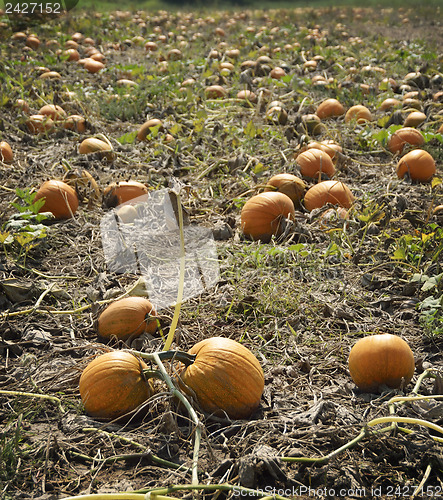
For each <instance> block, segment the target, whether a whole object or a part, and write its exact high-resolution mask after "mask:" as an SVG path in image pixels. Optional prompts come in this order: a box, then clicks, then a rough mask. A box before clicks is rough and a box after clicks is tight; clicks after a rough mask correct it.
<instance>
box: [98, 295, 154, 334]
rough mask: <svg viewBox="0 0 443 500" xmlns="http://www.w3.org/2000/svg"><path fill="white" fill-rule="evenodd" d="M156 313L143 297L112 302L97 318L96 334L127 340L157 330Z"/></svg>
mask: <svg viewBox="0 0 443 500" xmlns="http://www.w3.org/2000/svg"><path fill="white" fill-rule="evenodd" d="M156 316H157V312H156V311H155V309H154V306H153V305H152V304H151V302H150V301H149V300H148V299H146V298H144V297H125V298H123V299H120V300H117V301H115V302H112V304H110V305H109V306H108V307H106V309H105V310H104V311H103V312H102V313H101V314H100V316H99V318H98V334H99V335H100V336H101V337H104V338H110V337H117V338H118V339H120V340H127V339H128V338H129V337H139V336H140V335H141V334H142V333H145V332H147V333H154V332H155V331H156V330H157V320H156V319H155V317H156Z"/></svg>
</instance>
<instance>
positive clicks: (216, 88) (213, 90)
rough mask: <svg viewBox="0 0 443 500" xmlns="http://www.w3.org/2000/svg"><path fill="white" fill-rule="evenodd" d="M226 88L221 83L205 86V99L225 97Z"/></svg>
mask: <svg viewBox="0 0 443 500" xmlns="http://www.w3.org/2000/svg"><path fill="white" fill-rule="evenodd" d="M227 94H228V92H227V90H226V89H225V88H224V87H222V86H221V85H209V86H208V87H206V88H205V96H206V98H207V99H220V98H222V97H226V96H227Z"/></svg>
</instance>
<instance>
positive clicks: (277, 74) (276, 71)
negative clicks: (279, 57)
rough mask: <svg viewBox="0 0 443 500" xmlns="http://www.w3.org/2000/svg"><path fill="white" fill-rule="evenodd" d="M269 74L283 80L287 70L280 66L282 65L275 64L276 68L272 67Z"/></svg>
mask: <svg viewBox="0 0 443 500" xmlns="http://www.w3.org/2000/svg"><path fill="white" fill-rule="evenodd" d="M269 76H270V77H271V78H274V79H275V80H281V79H282V78H283V77H284V76H286V71H285V70H284V69H283V68H280V66H275V68H272V69H271V72H270V73H269Z"/></svg>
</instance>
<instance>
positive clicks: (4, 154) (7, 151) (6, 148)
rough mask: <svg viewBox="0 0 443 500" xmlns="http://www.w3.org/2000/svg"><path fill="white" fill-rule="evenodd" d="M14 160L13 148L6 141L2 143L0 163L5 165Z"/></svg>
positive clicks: (0, 144) (0, 145) (0, 146)
mask: <svg viewBox="0 0 443 500" xmlns="http://www.w3.org/2000/svg"><path fill="white" fill-rule="evenodd" d="M13 159H14V153H13V152H12V149H11V146H10V145H9V143H7V142H6V141H1V142H0V161H2V162H4V163H12V160H13Z"/></svg>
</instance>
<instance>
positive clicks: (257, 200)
mask: <svg viewBox="0 0 443 500" xmlns="http://www.w3.org/2000/svg"><path fill="white" fill-rule="evenodd" d="M294 217H295V210H294V204H293V203H292V200H291V198H289V196H286V195H285V194H283V193H279V192H266V193H260V194H257V195H255V196H253V197H252V198H250V199H249V200H248V201H247V202H246V203H245V204H244V205H243V208H242V211H241V228H242V231H243V234H244V235H245V236H247V237H249V238H252V239H253V240H261V241H263V242H264V243H267V242H269V241H270V239H271V237H272V236H280V235H281V234H282V232H283V230H284V219H285V218H290V219H292V218H294Z"/></svg>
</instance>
